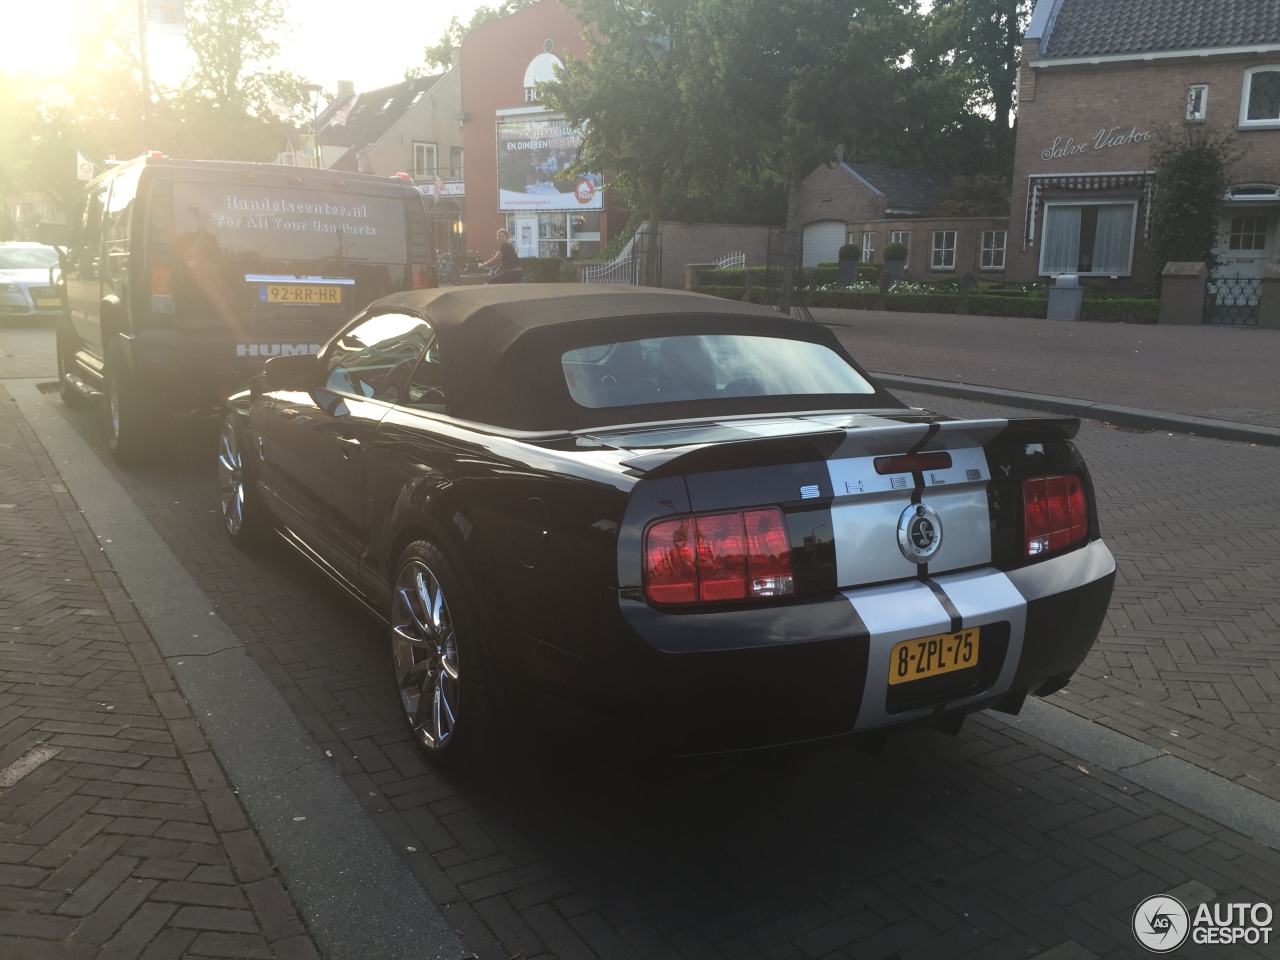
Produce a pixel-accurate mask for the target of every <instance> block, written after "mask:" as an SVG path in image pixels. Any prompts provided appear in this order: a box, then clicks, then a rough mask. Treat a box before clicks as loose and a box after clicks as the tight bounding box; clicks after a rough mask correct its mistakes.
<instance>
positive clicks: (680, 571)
mask: <svg viewBox="0 0 1280 960" xmlns="http://www.w3.org/2000/svg"><path fill="white" fill-rule="evenodd" d="M644 561H645V563H644V566H645V570H644V572H645V593H646V595H647V596H648V597H649V599H650V600H652V601H653V602H654V603H664V604H671V603H694V602H697V601H707V602H714V601H724V600H745V599H749V598H758V597H783V596H790V595H791V594H793V593H795V582H794V580H793V578H792V574H791V542H790V539H789V538H788V536H787V525H786V521H785V520H783V517H782V511H781V510H780V509H778V508H777V507H765V508H763V509H759V510H746V511H741V512H736V513H717V514H712V515H709V516H700V517H693V518H690V517H682V518H680V519H675V520H660V521H659V522H657V523H655V524H653V525H652V526H651V527H649V529H648V530H647V531H646V532H645V538H644Z"/></svg>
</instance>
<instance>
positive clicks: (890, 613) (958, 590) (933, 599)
mask: <svg viewBox="0 0 1280 960" xmlns="http://www.w3.org/2000/svg"><path fill="white" fill-rule="evenodd" d="M930 579H931V580H932V581H933V583H934V585H935V586H936V587H937V588H939V589H940V590H941V591H942V592H943V593H944V594H945V596H946V598H947V600H949V601H950V603H949V604H948V605H949V606H952V607H954V609H955V610H956V611H958V612H959V614H960V618H961V623H962V625H963V626H964V627H966V628H968V627H981V626H985V625H987V624H994V623H1001V622H1008V624H1009V648H1008V653H1007V654H1006V655H1005V660H1004V664H1003V666H1002V667H1001V670H1000V675H999V677H998V678H997V679H996V681H995V683H994V684H993V685H991V686H989V687H986V688H984V689H982V690H979V691H977V692H976V693H974V694H971V695H970V696H967V697H963V698H961V699H958V700H955V701H949V702H948V704H947V705H948V706H964V705H965V704H968V703H973V702H976V701H978V700H983V699H986V698H988V697H991V696H993V695H999V694H1001V693H1005V692H1007V691H1008V690H1009V687H1010V685H1011V684H1012V683H1013V678H1014V675H1015V674H1016V673H1017V669H1018V662H1019V660H1020V659H1021V656H1022V641H1023V637H1024V636H1025V633H1026V623H1027V604H1026V600H1025V599H1024V598H1023V595H1022V593H1020V592H1019V591H1018V589H1017V588H1016V587H1015V586H1014V585H1013V583H1012V582H1010V580H1009V578H1008V577H1007V576H1006V575H1005V574H1004V573H1001V572H1000V571H998V570H989V569H988V570H970V571H967V572H965V573H954V574H947V575H945V576H939V577H930ZM844 596H845V598H846V599H848V601H849V602H850V603H851V604H852V605H853V608H854V611H855V612H856V613H857V614H858V616H859V617H860V618H861V619H862V622H863V623H864V624H866V628H867V631H868V633H869V634H870V642H869V644H868V653H867V678H866V685H865V687H864V689H863V693H862V703H861V706H860V707H859V710H858V719H857V722H856V725H855V729H858V730H869V729H872V728H875V727H880V726H886V725H888V724H890V723H900V722H902V721H904V720H910V719H912V718H913V717H918V716H927V715H929V714H931V713H933V712H935V711H936V709H937V707H936V706H932V707H925V708H921V709H919V710H914V711H906V712H900V713H894V714H892V715H890V714H889V713H888V711H887V710H886V709H885V697H886V694H887V693H888V689H889V665H890V664H889V661H890V652H891V651H892V650H893V645H894V644H895V643H898V642H899V641H902V640H914V639H916V638H917V637H929V636H933V635H935V634H940V633H948V632H950V630H951V616H950V614H949V613H948V611H947V609H946V607H945V606H944V605H943V603H941V602H940V601H939V599H938V597H937V596H935V594H934V590H933V589H931V588H930V586H929V585H927V584H924V583H921V582H920V581H918V580H911V581H905V582H902V583H891V584H885V585H882V586H878V587H864V588H862V589H858V590H846V591H844ZM979 656H982V653H981V652H979Z"/></svg>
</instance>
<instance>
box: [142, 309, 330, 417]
mask: <svg viewBox="0 0 1280 960" xmlns="http://www.w3.org/2000/svg"><path fill="white" fill-rule="evenodd" d="M245 327H246V328H248V329H247V330H246V331H245V332H244V333H242V334H240V335H238V336H236V337H235V338H234V339H232V338H229V337H227V336H201V335H189V334H184V333H181V332H170V331H163V332H157V333H151V332H146V333H140V334H136V335H133V336H128V337H126V338H125V345H126V354H127V357H128V360H129V362H130V364H131V366H132V370H133V373H134V374H135V375H136V376H138V377H141V378H142V379H143V382H145V383H146V384H147V385H148V387H149V388H150V389H152V390H154V391H155V393H156V394H157V395H158V397H159V398H161V399H164V400H166V401H169V402H172V403H175V404H179V405H181V406H183V407H187V408H191V409H196V408H205V407H208V408H211V409H215V408H221V407H222V406H223V404H224V402H225V400H226V398H227V397H229V396H230V395H231V394H233V393H237V392H239V391H240V390H243V389H245V388H246V387H248V385H249V380H250V379H251V378H252V377H253V376H255V375H256V374H259V373H261V372H262V368H263V365H264V364H265V363H266V362H267V360H269V359H271V358H272V357H276V356H282V355H288V354H303V353H316V352H317V351H318V350H319V349H320V347H321V346H322V345H323V344H324V342H325V341H326V340H328V338H329V337H330V336H332V334H333V332H334V331H333V329H330V328H328V327H325V328H323V329H315V328H313V327H311V325H309V324H307V325H303V324H297V325H294V326H292V327H288V328H285V329H283V330H281V329H275V328H273V329H267V330H261V329H253V328H252V327H250V325H247V324H246V325H245Z"/></svg>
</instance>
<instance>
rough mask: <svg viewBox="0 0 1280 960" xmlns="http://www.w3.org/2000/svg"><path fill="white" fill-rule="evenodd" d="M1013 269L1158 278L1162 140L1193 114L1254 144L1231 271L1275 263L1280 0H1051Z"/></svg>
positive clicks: (1041, 38)
mask: <svg viewBox="0 0 1280 960" xmlns="http://www.w3.org/2000/svg"><path fill="white" fill-rule="evenodd" d="M1022 52H1023V66H1022V69H1021V73H1020V76H1019V83H1018V135H1017V149H1016V158H1015V164H1014V175H1013V201H1012V210H1011V213H1010V227H1011V230H1012V231H1013V232H1012V235H1011V237H1010V244H1009V247H1010V249H1009V257H1008V259H1009V267H1008V275H1009V278H1010V279H1014V280H1036V279H1043V278H1046V277H1051V276H1054V275H1057V274H1061V273H1078V274H1080V275H1082V276H1091V277H1094V278H1097V280H1098V281H1100V282H1102V283H1104V284H1110V285H1114V286H1117V287H1127V286H1133V287H1139V286H1145V285H1147V284H1148V283H1149V282H1150V279H1151V269H1152V267H1151V262H1150V257H1149V256H1148V252H1147V242H1148V240H1149V239H1150V223H1149V210H1150V204H1151V199H1152V196H1153V191H1154V190H1155V189H1156V183H1155V180H1154V177H1153V175H1152V172H1151V149H1152V145H1153V142H1154V141H1155V138H1156V137H1157V136H1159V135H1161V134H1162V133H1165V134H1172V135H1174V136H1177V135H1178V134H1179V133H1180V132H1181V131H1182V130H1184V129H1185V128H1187V127H1188V126H1200V125H1203V126H1204V127H1205V128H1207V129H1210V130H1212V131H1214V132H1218V133H1228V132H1229V133H1232V134H1234V135H1235V136H1236V137H1237V139H1238V141H1239V143H1240V145H1241V146H1242V147H1244V148H1245V155H1244V157H1243V159H1242V160H1241V161H1240V162H1239V163H1238V164H1237V166H1236V168H1235V170H1234V172H1233V180H1234V183H1233V185H1232V187H1231V189H1230V190H1229V191H1228V193H1227V195H1226V196H1225V197H1224V198H1223V203H1222V210H1221V221H1220V236H1219V245H1218V257H1219V259H1220V260H1222V261H1223V262H1224V265H1223V267H1221V268H1220V271H1221V273H1222V274H1223V275H1227V276H1232V275H1237V274H1238V275H1242V276H1249V277H1253V276H1261V274H1262V271H1263V269H1264V268H1265V266H1266V264H1267V263H1269V262H1274V261H1275V259H1276V254H1277V247H1278V244H1277V240H1276V232H1277V219H1278V216H1280V3H1277V0H1195V2H1191V0H1039V2H1038V3H1037V5H1036V9H1035V13H1034V15H1033V17H1032V20H1031V23H1030V26H1029V28H1028V30H1027V35H1026V38H1025V40H1024V43H1023V48H1022Z"/></svg>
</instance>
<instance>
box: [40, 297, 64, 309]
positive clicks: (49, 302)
mask: <svg viewBox="0 0 1280 960" xmlns="http://www.w3.org/2000/svg"><path fill="white" fill-rule="evenodd" d="M36 306H37V307H60V306H62V301H61V300H59V299H58V298H57V297H41V298H40V299H38V300H37V301H36Z"/></svg>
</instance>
